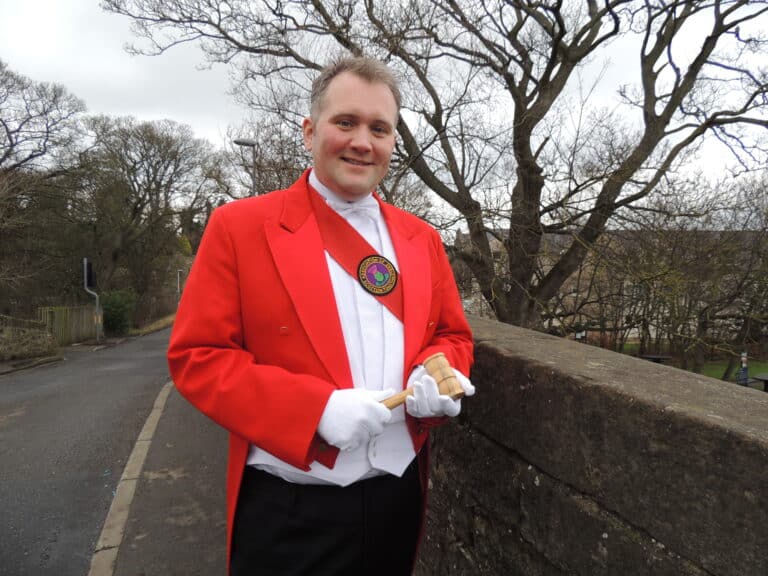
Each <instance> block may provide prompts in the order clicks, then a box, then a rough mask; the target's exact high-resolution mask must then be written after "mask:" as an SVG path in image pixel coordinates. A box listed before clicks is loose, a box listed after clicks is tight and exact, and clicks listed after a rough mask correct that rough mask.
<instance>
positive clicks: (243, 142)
mask: <svg viewBox="0 0 768 576" xmlns="http://www.w3.org/2000/svg"><path fill="white" fill-rule="evenodd" d="M232 142H234V143H235V144H237V145H238V146H244V147H245V148H250V149H251V196H256V144H257V142H256V140H251V139H249V138H236V139H235V140H233V141H232Z"/></svg>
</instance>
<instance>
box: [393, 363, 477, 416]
mask: <svg viewBox="0 0 768 576" xmlns="http://www.w3.org/2000/svg"><path fill="white" fill-rule="evenodd" d="M453 372H454V374H455V375H456V378H457V379H458V381H459V384H461V387H462V389H463V390H464V395H465V396H472V395H473V394H474V393H475V387H474V386H473V385H472V382H470V381H469V378H467V377H466V376H464V374H462V373H461V372H459V371H458V370H456V369H455V368H454V369H453ZM408 386H410V387H412V388H413V396H408V397H407V398H406V399H405V409H406V411H407V412H408V414H410V415H411V416H413V417H414V418H435V417H438V416H458V414H459V412H461V399H459V400H453V399H452V398H451V397H450V396H447V395H445V394H440V391H439V389H438V387H437V382H435V379H434V378H432V376H430V375H429V374H427V370H426V369H425V368H424V366H421V365H419V366H417V367H416V368H414V370H413V372H411V375H410V377H409V378H408Z"/></svg>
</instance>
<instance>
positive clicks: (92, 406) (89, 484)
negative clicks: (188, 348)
mask: <svg viewBox="0 0 768 576" xmlns="http://www.w3.org/2000/svg"><path fill="white" fill-rule="evenodd" d="M168 335H169V330H163V331H161V332H156V333H154V334H150V335H147V336H144V337H141V338H136V339H134V340H131V341H128V342H124V343H122V344H120V345H119V346H115V347H112V348H104V349H100V350H94V349H93V347H79V348H68V349H66V350H65V351H64V356H65V360H64V361H62V362H58V363H55V364H51V365H46V366H41V367H38V368H34V369H30V370H26V371H22V372H15V373H11V374H6V375H4V376H0V574H2V575H3V576H27V575H29V576H40V575H47V574H51V575H56V576H70V575H72V576H82V575H84V574H87V572H88V568H89V566H90V561H91V555H92V554H93V549H94V546H95V544H96V541H97V539H98V537H99V534H100V532H101V528H102V525H103V523H104V519H105V516H106V514H107V511H108V509H109V505H110V503H111V501H112V498H113V493H114V490H115V487H116V485H117V482H118V480H119V479H120V475H121V474H122V471H123V468H124V466H125V462H126V460H127V458H128V456H129V455H130V453H131V450H132V448H133V445H134V443H135V441H136V438H137V436H138V434H139V432H140V431H141V428H142V426H143V424H144V421H145V420H146V418H147V415H148V414H149V412H150V410H151V409H152V406H153V403H154V401H155V398H156V397H157V394H158V392H159V391H160V389H161V388H162V386H163V384H164V383H165V382H167V381H168V370H167V366H166V362H165V349H166V346H167V343H168Z"/></svg>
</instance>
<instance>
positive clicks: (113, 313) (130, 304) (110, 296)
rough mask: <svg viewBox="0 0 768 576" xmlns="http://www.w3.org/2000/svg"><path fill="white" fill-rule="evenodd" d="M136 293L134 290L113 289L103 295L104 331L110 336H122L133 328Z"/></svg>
mask: <svg viewBox="0 0 768 576" xmlns="http://www.w3.org/2000/svg"><path fill="white" fill-rule="evenodd" d="M135 306H136V293H135V292H134V291H133V290H113V291H111V292H105V293H104V294H103V295H102V297H101V308H102V311H103V312H104V332H105V333H106V334H107V335H108V336H122V335H124V334H127V333H128V330H129V329H130V328H131V322H132V318H133V309H134V308H135Z"/></svg>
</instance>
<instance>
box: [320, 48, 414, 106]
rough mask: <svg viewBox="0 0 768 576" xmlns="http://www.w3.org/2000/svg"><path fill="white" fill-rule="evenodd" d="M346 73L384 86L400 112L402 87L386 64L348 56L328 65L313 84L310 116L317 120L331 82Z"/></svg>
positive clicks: (364, 57) (361, 57)
mask: <svg viewBox="0 0 768 576" xmlns="http://www.w3.org/2000/svg"><path fill="white" fill-rule="evenodd" d="M344 72H349V73H350V74H354V75H355V76H358V77H359V78H362V79H363V80H365V81H367V82H370V83H371V84H374V83H381V84H384V85H385V86H386V87H387V88H389V91H390V92H392V96H394V98H395V104H396V105H397V110H398V112H399V111H400V104H401V102H402V95H401V94H400V87H399V85H398V82H397V79H396V78H395V76H394V74H392V71H391V70H390V69H389V68H387V66H386V64H384V63H383V62H380V61H379V60H375V59H373V58H368V57H367V56H347V57H344V58H339V59H337V60H334V61H333V62H331V63H330V64H328V65H327V66H326V67H325V68H323V70H322V71H321V72H320V75H319V76H318V77H317V78H315V80H314V81H313V82H312V95H311V96H310V115H311V116H312V118H317V114H318V113H319V112H320V108H321V106H322V105H323V98H325V94H326V92H328V86H330V85H331V81H332V80H333V79H334V78H336V76H338V75H339V74H343V73H344Z"/></svg>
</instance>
